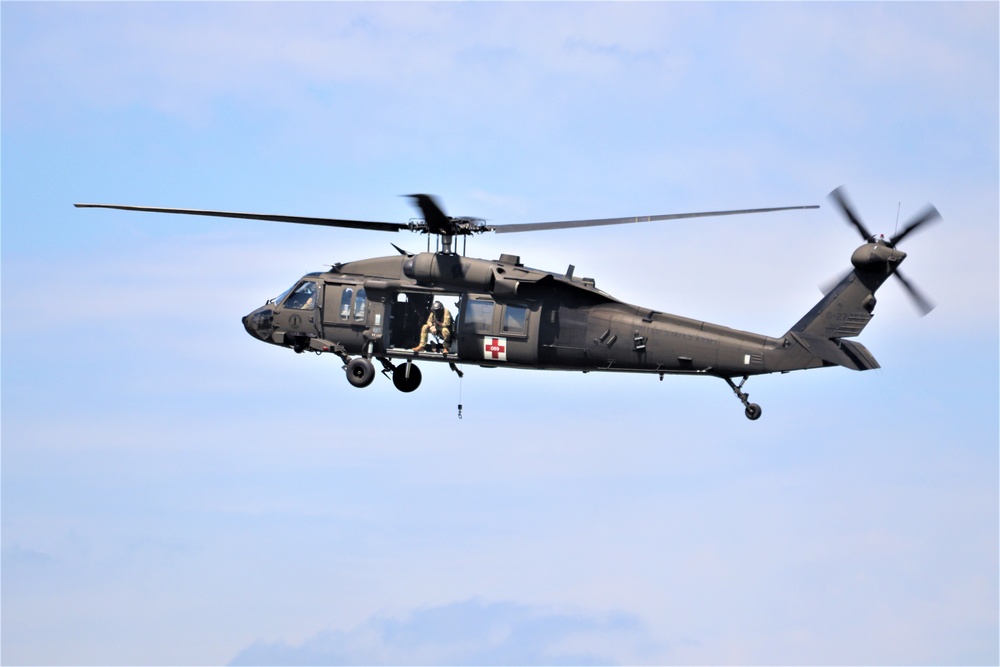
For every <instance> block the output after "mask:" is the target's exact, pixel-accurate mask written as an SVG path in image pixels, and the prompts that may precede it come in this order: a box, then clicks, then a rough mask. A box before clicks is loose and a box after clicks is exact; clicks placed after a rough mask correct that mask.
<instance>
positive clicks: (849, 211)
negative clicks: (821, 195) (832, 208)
mask: <svg viewBox="0 0 1000 667" xmlns="http://www.w3.org/2000/svg"><path fill="white" fill-rule="evenodd" d="M830 199H833V200H834V201H835V202H837V204H838V205H839V206H840V210H842V211H843V212H844V215H846V216H847V219H848V220H849V221H850V223H851V224H852V225H854V226H855V227H857V228H858V231H859V232H861V237H862V238H863V239H864V240H865V242H866V243H867V242H868V241H870V240H871V238H872V233H871V232H869V231H868V228H867V227H865V226H864V224H863V223H862V222H861V218H859V217H858V216H857V214H856V213H855V212H854V209H853V208H852V207H851V205H850V204H849V203H847V195H845V194H844V188H843V186H841V187H839V188H837V189H836V190H834V191H833V192H831V193H830Z"/></svg>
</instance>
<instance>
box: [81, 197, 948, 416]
mask: <svg viewBox="0 0 1000 667" xmlns="http://www.w3.org/2000/svg"><path fill="white" fill-rule="evenodd" d="M408 196H409V197H410V198H411V199H412V201H413V202H414V203H415V205H416V206H417V207H418V208H419V210H420V212H421V213H422V218H420V219H414V220H411V221H409V222H406V223H395V222H371V221H362V220H340V219H334V218H312V217H300V216H288V215H268V214H260V213H235V212H229V211H211V210H197V209H178V208H159V207H151V206H127V205H119V204H76V206H77V207H78V208H110V209H120V210H125V211H142V212H153V213H174V214H182V215H199V216H214V217H223V218H238V219H246V220H265V221H272V222H286V223H294V224H305V225H320V226H326V227H344V228H350V229H367V230H372V231H382V232H399V231H411V232H417V233H420V234H426V235H428V250H427V251H426V252H419V253H411V252H407V251H405V250H403V249H401V248H399V247H398V246H396V245H395V244H393V247H394V248H395V249H396V250H397V251H398V253H399V254H398V255H395V256H390V257H379V258H375V259H363V260H359V261H353V262H347V263H338V264H334V265H333V266H331V267H330V270H329V271H325V272H320V273H309V274H306V275H305V276H302V278H300V279H299V280H298V281H296V282H295V284H293V285H292V287H291V288H289V289H288V290H287V291H285V292H284V293H282V294H281V295H280V296H278V297H276V298H274V299H270V300H268V301H267V303H265V304H264V305H263V306H261V307H260V308H257V309H256V310H254V311H253V312H251V313H250V314H248V315H246V316H245V317H244V318H243V325H244V327H245V328H246V330H247V332H248V333H249V334H250V335H251V336H253V337H254V338H257V339H259V340H261V341H264V342H266V343H270V344H272V345H278V346H281V347H286V348H289V349H291V350H294V351H295V352H297V353H302V352H305V351H313V352H316V353H318V354H323V353H331V354H335V355H337V356H338V357H340V359H341V360H342V361H343V362H344V370H345V371H346V374H347V380H348V381H349V382H350V383H351V384H352V385H354V386H355V387H367V386H369V385H370V384H371V383H372V382H373V380H374V379H375V376H376V375H377V371H376V365H375V364H376V363H378V365H379V366H380V367H381V368H380V369H379V370H381V372H382V374H384V375H385V376H386V377H389V378H391V379H392V382H393V384H394V385H395V387H396V388H397V389H399V390H400V391H402V392H412V391H414V390H415V389H417V387H419V386H420V381H421V372H420V369H419V368H418V366H417V365H416V363H415V362H416V361H417V360H419V361H421V362H423V361H428V362H442V363H447V364H449V365H450V367H451V369H452V370H454V371H455V372H456V373H458V374H459V376H460V377H461V375H462V371H461V370H460V369H459V368H458V366H457V365H456V364H459V363H461V364H467V363H468V364H478V365H480V366H485V367H516V368H533V369H541V370H569V371H582V372H584V373H587V372H591V371H609V372H628V373H649V374H654V375H658V376H659V377H660V379H661V380H662V379H663V377H664V376H665V375H706V376H712V377H717V378H721V379H722V380H724V381H725V382H726V383H727V384H728V385H729V387H730V388H731V389H732V391H733V392H734V393H735V395H736V397H737V398H738V399H739V400H740V402H741V403H742V404H743V406H744V408H745V414H746V416H747V418H748V419H751V420H756V419H758V418H759V417H760V416H761V408H760V406H759V405H758V404H756V403H751V402H750V401H749V394H747V393H746V392H744V391H743V387H744V384H745V383H746V381H747V380H748V379H749V378H750V377H751V376H754V375H762V374H765V373H787V372H789V371H794V370H804V369H811V368H822V367H827V366H843V367H845V368H850V369H853V370H859V371H861V370H870V369H873V368H879V364H878V362H877V361H875V358H874V357H873V356H872V355H871V353H870V352H869V351H868V350H867V349H866V348H865V347H864V346H863V345H862V344H860V343H858V342H855V341H851V340H847V339H848V338H853V337H855V336H857V335H858V334H860V333H861V331H862V330H863V329H864V328H865V326H866V325H867V324H868V322H869V321H871V319H872V316H873V312H874V309H875V291H876V290H877V289H878V288H879V287H880V286H881V285H882V284H883V283H884V282H885V281H886V280H888V278H889V277H890V276H892V275H893V274H895V275H896V277H897V278H899V279H900V280H901V281H902V284H903V287H904V288H905V289H906V290H907V291H908V292H909V294H910V295H911V296H912V297H913V299H914V301H915V302H916V304H917V307H918V308H919V309H920V310H921V311H922V312H923V313H924V314H926V313H928V312H930V310H931V309H932V308H933V305H932V304H931V303H930V301H929V300H928V299H927V298H926V297H925V296H923V295H922V294H921V293H920V292H919V291H918V290H917V289H916V288H915V287H914V286H913V284H912V283H911V282H910V281H908V280H907V279H905V278H904V277H903V275H902V274H901V273H900V272H899V264H900V263H901V262H902V261H903V260H904V259H905V258H906V254H905V253H904V252H902V251H900V250H898V249H897V248H896V246H897V245H898V244H899V242H900V241H902V240H903V239H904V238H905V237H907V236H908V235H909V234H911V233H912V232H913V231H915V230H916V229H918V228H920V227H921V226H923V225H925V224H927V223H930V222H932V221H935V220H937V219H939V218H940V215H939V214H938V212H937V210H936V209H935V208H934V207H933V206H928V207H927V208H926V209H925V210H924V211H923V212H922V213H920V214H918V215H917V216H916V217H914V218H913V219H912V220H911V221H910V222H908V223H907V224H906V225H905V226H904V227H903V229H902V231H899V232H898V233H897V234H895V235H894V236H893V237H891V238H890V239H888V240H886V239H885V237H884V236H882V235H879V236H878V237H876V236H875V235H873V234H872V233H871V232H869V231H868V229H867V228H866V227H865V225H864V224H863V223H862V222H861V219H860V217H858V215H857V214H856V213H855V212H854V209H853V207H852V206H851V205H850V204H849V203H848V201H847V198H846V195H845V194H844V192H843V189H842V188H838V189H836V190H834V191H833V192H832V193H831V194H830V198H831V199H832V200H833V201H834V202H835V203H836V204H837V205H838V207H839V208H840V209H841V211H842V212H843V213H844V215H845V216H846V217H847V220H848V221H849V222H850V223H851V224H852V225H853V226H854V227H855V228H856V229H857V230H858V232H859V233H860V234H861V236H862V238H863V239H864V245H862V246H861V247H859V248H858V249H857V250H855V251H854V254H853V255H852V256H851V263H852V264H853V266H854V268H853V270H851V271H850V273H848V274H847V275H846V276H844V277H843V279H841V280H840V281H839V282H838V283H837V284H836V286H834V287H833V288H832V289H830V290H829V291H828V292H827V293H826V294H825V295H824V296H823V298H822V299H821V300H820V301H819V303H817V304H816V305H815V306H814V307H813V308H812V309H811V310H810V311H809V312H807V313H806V314H805V315H804V316H803V317H802V318H801V319H800V320H799V321H798V322H796V323H795V324H794V325H792V327H791V328H790V329H788V331H786V332H785V333H784V334H782V335H780V336H765V335H762V334H757V333H752V332H749V331H740V330H737V329H731V328H728V327H725V326H720V325H717V324H709V323H707V322H702V321H699V320H695V319H690V318H686V317H682V316H680V315H673V314H670V313H664V312H660V311H657V310H655V309H653V308H645V307H641V306H635V305H631V304H628V303H625V302H623V301H620V300H619V299H616V298H615V297H613V296H611V295H610V294H607V293H605V292H603V291H601V290H600V289H598V288H597V286H596V284H595V282H594V280H593V279H590V278H578V277H576V276H575V275H574V267H573V265H569V267H568V269H567V270H566V271H565V273H555V272H552V271H543V270H538V269H532V268H529V267H526V266H524V265H523V264H522V263H521V260H520V258H519V257H518V256H516V255H509V254H501V255H500V257H499V259H495V260H487V259H474V258H471V257H466V256H465V253H464V241H465V240H466V239H467V237H469V236H471V235H474V234H481V233H485V232H495V233H497V234H506V233H514V232H535V231H544V230H554V229H567V228H579V227H592V226H601V225H618V224H627V223H640V222H656V221H665V220H679V219H684V218H700V217H712V216H724V215H741V214H752V213H766V212H775V211H789V210H802V209H815V208H819V207H818V206H815V205H813V206H784V207H778V208H759V209H743V210H731V211H708V212H701V213H675V214H667V215H650V216H641V217H625V218H604V219H596V220H567V221H561V222H540V223H527V224H508V225H494V224H488V223H487V222H486V221H485V220H483V219H481V218H473V217H451V216H448V215H446V214H445V213H444V211H443V209H442V208H441V206H440V204H439V203H438V202H437V201H436V200H435V199H434V197H432V196H430V195H425V194H417V195H408ZM431 236H436V237H437V239H438V243H437V249H436V250H434V251H431V250H430V238H431ZM458 237H462V239H463V253H462V254H459V253H458V252H456V241H457V239H458ZM449 301H450V302H453V303H454V305H455V307H456V316H455V317H454V318H452V317H451V311H450V310H449V309H447V308H444V307H443V306H444V303H445V302H449ZM442 311H444V312H442ZM445 312H446V313H447V315H445V314H444V313H445ZM435 318H437V319H435ZM434 334H436V336H435V335H434ZM737 378H738V379H739V382H738V383H737V382H736V379H737Z"/></svg>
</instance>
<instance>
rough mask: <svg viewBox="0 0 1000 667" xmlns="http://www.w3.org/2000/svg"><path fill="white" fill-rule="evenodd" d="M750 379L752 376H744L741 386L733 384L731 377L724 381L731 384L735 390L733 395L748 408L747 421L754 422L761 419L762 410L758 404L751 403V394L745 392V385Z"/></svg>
mask: <svg viewBox="0 0 1000 667" xmlns="http://www.w3.org/2000/svg"><path fill="white" fill-rule="evenodd" d="M748 377H750V376H749V375H744V376H743V379H742V380H740V383H739V384H736V383H735V382H733V379H732V378H729V377H726V378H722V379H723V380H725V381H726V382H727V383H728V384H729V386H730V388H731V389H732V390H733V393H734V394H736V398H738V399H740V402H741V403H743V406H744V407H745V408H746V410H745V411H744V414H745V415H746V416H747V419H749V420H750V421H754V420H757V419H760V414H761V412H762V410H761V409H760V406H759V405H757V404H756V403H751V402H750V400H749V399H750V394H747V393H745V392H744V391H743V384H744V383H745V382H746V381H747V378H748Z"/></svg>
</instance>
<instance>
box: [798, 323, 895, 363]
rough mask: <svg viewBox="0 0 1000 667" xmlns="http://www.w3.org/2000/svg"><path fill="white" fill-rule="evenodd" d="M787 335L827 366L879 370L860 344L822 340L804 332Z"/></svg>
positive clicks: (836, 339) (872, 358) (870, 355)
mask: <svg viewBox="0 0 1000 667" xmlns="http://www.w3.org/2000/svg"><path fill="white" fill-rule="evenodd" d="M788 335H789V336H790V337H791V338H792V339H793V340H794V341H795V342H797V343H798V344H799V345H801V346H802V347H804V348H805V349H806V350H808V351H809V353H810V354H812V355H813V356H814V357H817V358H819V359H822V360H823V361H825V362H826V363H828V364H834V365H836V366H843V367H845V368H850V369H852V370H855V371H868V370H872V369H873V368H881V366H879V364H878V362H877V361H875V357H873V356H872V353H871V352H869V351H868V348H866V347H865V346H864V345H862V344H861V343H857V342H854V341H848V340H841V339H839V338H823V337H822V336H817V335H814V334H808V333H804V332H789V334H788Z"/></svg>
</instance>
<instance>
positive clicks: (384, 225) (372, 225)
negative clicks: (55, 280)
mask: <svg viewBox="0 0 1000 667" xmlns="http://www.w3.org/2000/svg"><path fill="white" fill-rule="evenodd" d="M73 205H74V206H76V207H77V208H113V209H118V210H121V211H140V212H143V213H177V214H180V215H205V216H211V217H215V218H239V219H242V220H266V221H269V222H291V223H294V224H297V225H320V226H323V227H347V228H348V229H369V230H373V231H377V232H398V231H400V230H403V229H409V228H410V227H409V225H406V224H402V223H398V222H369V221H366V220H338V219H336V218H310V217H304V216H297V215H271V214H268V213H234V212H232V211H204V210H201V209H193V208H160V207H156V206H125V205H122V204H73Z"/></svg>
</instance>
